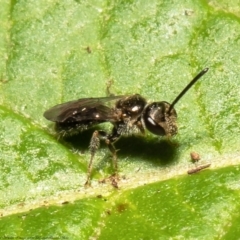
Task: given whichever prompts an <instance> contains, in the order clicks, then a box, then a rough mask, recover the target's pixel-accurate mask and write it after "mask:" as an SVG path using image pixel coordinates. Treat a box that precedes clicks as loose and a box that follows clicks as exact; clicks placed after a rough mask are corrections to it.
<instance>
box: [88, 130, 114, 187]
mask: <svg viewBox="0 0 240 240" xmlns="http://www.w3.org/2000/svg"><path fill="white" fill-rule="evenodd" d="M100 140H105V142H106V144H107V146H108V148H109V150H110V152H111V153H112V156H113V167H114V171H115V173H114V176H115V175H116V176H117V168H118V167H117V151H116V149H115V147H114V145H113V142H114V141H115V138H113V137H112V136H111V135H109V134H107V133H106V132H104V131H101V130H100V131H95V132H94V133H93V135H92V138H91V141H90V146H89V150H90V154H91V157H90V161H89V164H88V172H87V181H86V182H85V186H90V185H91V173H92V164H93V158H94V156H95V154H96V152H97V150H98V148H99V146H100ZM114 181H115V180H114ZM113 185H116V184H113Z"/></svg>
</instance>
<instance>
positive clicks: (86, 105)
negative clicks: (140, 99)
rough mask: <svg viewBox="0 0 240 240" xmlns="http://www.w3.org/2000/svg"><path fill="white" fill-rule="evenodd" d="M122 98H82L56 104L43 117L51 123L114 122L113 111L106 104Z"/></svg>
mask: <svg viewBox="0 0 240 240" xmlns="http://www.w3.org/2000/svg"><path fill="white" fill-rule="evenodd" d="M123 97H124V96H111V97H102V98H82V99H78V100H75V101H70V102H66V103H62V104H58V105H56V106H54V107H52V108H50V109H48V110H47V111H45V112H44V114H43V116H44V117H45V118H46V119H48V120H50V121H53V122H80V121H84V120H99V121H111V120H114V114H113V110H112V108H110V107H108V106H106V103H108V102H109V101H113V100H118V99H121V98H123Z"/></svg>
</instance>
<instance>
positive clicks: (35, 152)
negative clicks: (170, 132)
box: [0, 0, 240, 239]
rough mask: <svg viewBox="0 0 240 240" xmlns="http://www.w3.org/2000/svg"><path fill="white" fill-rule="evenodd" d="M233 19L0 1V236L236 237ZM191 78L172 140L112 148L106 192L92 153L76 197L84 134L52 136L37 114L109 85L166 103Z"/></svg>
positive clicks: (212, 7)
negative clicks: (89, 176) (195, 158)
mask: <svg viewBox="0 0 240 240" xmlns="http://www.w3.org/2000/svg"><path fill="white" fill-rule="evenodd" d="M239 17H240V8H239V3H238V1H231V2H228V3H226V1H210V2H209V1H208V2H206V1H188V0H186V1H184V0H183V1H171V2H169V1H160V0H156V1H150V2H149V1H143V0H141V1H112V2H111V1H94V0H92V1H80V0H76V1H73V0H63V1H43V0H39V1H33V0H28V1H23V0H20V1H6V0H1V9H0V23H1V24H0V36H1V37H0V59H1V61H0V78H1V79H0V161H1V164H0V170H1V175H0V239H10V238H11V239H36V238H38V239H41V238H42V239H56V238H58V239H236V236H239V234H240V228H239V225H240V224H239V223H240V221H239V214H238V212H239V207H240V206H239V202H240V201H239V198H240V194H239V182H240V168H239V164H240V138H239V134H240V124H239V118H240V110H239V106H240V97H239V92H240V80H239V79H240V78H239V72H240V58H239V56H240V41H239V33H240V21H239ZM205 67H208V68H209V72H208V73H207V74H205V75H204V76H203V77H202V78H201V80H199V81H198V82H197V83H196V84H195V85H194V86H193V88H192V89H190V90H189V92H188V93H187V94H186V95H185V96H184V97H183V98H182V99H181V101H179V103H177V105H176V107H175V108H176V111H177V113H178V126H179V133H178V135H177V136H176V137H174V138H173V139H171V140H170V141H169V139H166V138H158V137H156V136H153V135H151V134H149V133H147V134H146V135H145V136H129V137H124V138H121V139H120V140H119V141H118V142H117V143H116V148H117V149H119V151H118V163H119V171H120V176H121V179H120V181H119V189H115V188H114V187H113V186H112V185H111V184H110V183H109V182H108V181H107V182H106V183H105V184H102V183H99V182H98V181H99V180H100V179H103V178H106V177H108V176H109V175H111V174H112V173H113V168H112V164H111V154H110V153H109V151H108V149H107V147H106V146H105V145H104V143H102V145H101V148H100V149H99V151H98V152H97V155H96V158H95V161H94V171H93V181H92V187H90V188H84V182H85V180H86V172H87V165H88V161H89V157H90V156H89V152H88V145H89V141H90V138H91V135H92V133H93V131H94V129H89V130H88V131H86V132H83V133H81V134H79V135H78V136H73V137H68V138H66V139H58V137H57V136H56V135H55V133H54V124H53V123H51V122H49V121H47V120H46V119H44V117H43V112H44V111H45V110H47V109H49V108H50V107H52V106H53V105H56V104H59V103H63V102H66V101H71V100H75V99H79V98H84V97H104V96H106V84H107V83H108V82H109V81H113V84H112V86H111V91H112V92H113V93H114V94H116V95H124V94H134V93H139V94H141V95H142V96H144V97H146V99H148V100H149V101H168V102H171V101H173V100H174V98H175V97H176V96H177V95H178V94H179V93H180V91H181V90H182V89H183V88H184V87H185V86H186V85H187V84H188V83H189V82H190V80H191V79H192V78H193V77H194V76H196V75H197V74H198V73H199V72H200V71H201V70H202V69H204V68H205ZM102 128H103V129H105V130H106V131H110V130H111V125H110V124H103V125H99V126H97V127H96V128H95V129H102ZM191 152H197V153H198V154H199V155H200V158H201V159H200V161H199V162H198V163H192V162H191V158H190V153H191ZM209 163H210V164H211V166H210V168H208V169H206V170H203V171H200V172H199V173H196V174H192V175H188V174H187V171H188V170H190V169H194V168H196V167H197V166H199V165H204V164H209Z"/></svg>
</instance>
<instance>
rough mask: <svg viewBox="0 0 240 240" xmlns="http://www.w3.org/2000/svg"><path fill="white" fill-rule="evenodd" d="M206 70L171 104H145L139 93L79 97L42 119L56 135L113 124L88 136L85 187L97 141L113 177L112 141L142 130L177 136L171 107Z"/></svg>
mask: <svg viewBox="0 0 240 240" xmlns="http://www.w3.org/2000/svg"><path fill="white" fill-rule="evenodd" d="M207 71H208V68H205V69H204V70H202V71H201V72H200V73H199V74H198V75H197V76H196V77H195V78H194V79H193V80H192V81H191V82H190V83H189V84H188V85H187V86H186V87H185V88H184V90H183V91H182V92H181V93H180V94H179V95H178V96H177V97H176V99H175V100H174V101H173V102H172V104H170V103H168V102H166V101H161V102H153V103H147V101H146V99H145V98H143V97H142V96H141V95H139V94H134V95H129V96H109V97H102V98H82V99H79V100H75V101H70V102H66V103H63V104H59V105H56V106H54V107H52V108H50V109H49V110H47V111H46V112H45V113H44V117H45V118H46V119H48V120H50V121H53V122H55V123H56V131H57V132H58V133H59V134H60V136H65V135H66V134H76V133H79V132H81V131H84V130H86V129H88V128H90V127H92V126H94V125H97V124H100V123H103V122H110V123H111V124H112V125H113V128H112V131H111V132H110V133H107V132H104V131H95V132H94V133H93V135H92V138H91V141H90V146H89V149H90V154H91V157H90V161H89V165H88V174H87V181H86V185H89V184H90V179H91V171H92V163H93V159H94V156H95V154H96V152H97V149H98V148H99V146H100V141H101V140H103V141H105V142H106V144H107V145H108V148H109V150H110V152H111V153H112V155H113V165H114V168H115V174H114V175H117V154H116V149H115V147H114V142H116V141H117V140H118V139H119V138H120V137H121V136H124V135H125V136H126V135H130V134H135V133H142V134H144V133H145V129H147V130H148V131H150V132H151V133H153V134H155V135H158V136H164V135H166V136H167V137H171V136H173V135H175V134H177V124H176V119H177V113H176V110H175V109H174V105H175V104H176V103H177V102H178V101H179V99H180V98H181V97H182V96H183V95H184V94H185V93H186V92H187V91H188V89H189V88H190V87H191V86H192V85H193V84H194V83H195V82H196V81H197V80H198V79H199V78H200V77H201V76H203V75H204V74H205V73H206V72H207ZM114 181H115V180H114ZM115 186H117V185H116V184H115Z"/></svg>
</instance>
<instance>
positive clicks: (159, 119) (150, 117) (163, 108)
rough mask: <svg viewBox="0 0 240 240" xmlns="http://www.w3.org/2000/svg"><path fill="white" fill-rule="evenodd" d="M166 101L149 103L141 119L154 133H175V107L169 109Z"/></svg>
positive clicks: (161, 134)
mask: <svg viewBox="0 0 240 240" xmlns="http://www.w3.org/2000/svg"><path fill="white" fill-rule="evenodd" d="M169 108H170V104H169V103H168V102H154V103H151V104H149V105H148V106H147V107H146V109H145V111H144V113H143V121H144V124H145V127H146V129H147V130H148V131H150V132H151V133H153V134H155V135H160V136H163V135H170V136H172V135H175V134H176V133H177V126H176V118H177V113H176V111H175V109H171V112H170V113H169V112H168V111H169Z"/></svg>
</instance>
